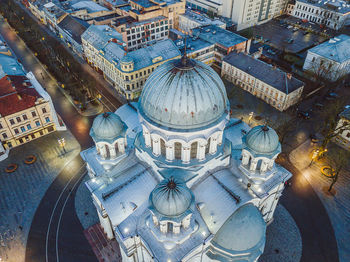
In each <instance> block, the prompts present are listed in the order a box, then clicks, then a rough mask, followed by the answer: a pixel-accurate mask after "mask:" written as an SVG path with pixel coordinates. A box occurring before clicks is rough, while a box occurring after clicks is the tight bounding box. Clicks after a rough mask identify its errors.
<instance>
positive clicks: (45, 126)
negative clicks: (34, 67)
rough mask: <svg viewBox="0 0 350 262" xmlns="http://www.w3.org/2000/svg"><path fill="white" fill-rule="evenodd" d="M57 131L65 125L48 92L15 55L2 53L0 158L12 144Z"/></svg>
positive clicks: (4, 155)
mask: <svg viewBox="0 0 350 262" xmlns="http://www.w3.org/2000/svg"><path fill="white" fill-rule="evenodd" d="M55 130H65V127H64V126H63V125H61V124H60V123H59V121H58V117H57V115H56V112H55V109H54V107H53V103H52V100H51V98H50V96H49V95H48V93H47V92H46V91H45V90H44V89H43V88H42V87H41V85H40V84H39V82H38V81H37V80H36V79H35V77H34V75H33V74H32V73H31V72H30V73H25V71H24V70H23V68H22V66H21V65H20V64H19V63H18V62H17V60H16V59H15V58H14V57H11V56H7V55H3V54H0V140H1V144H2V146H1V147H0V159H4V158H6V157H7V156H8V153H9V150H10V149H11V148H12V147H16V146H19V145H22V144H24V143H27V142H29V141H31V140H33V139H36V138H39V137H41V136H44V135H46V134H49V133H51V132H53V131H55Z"/></svg>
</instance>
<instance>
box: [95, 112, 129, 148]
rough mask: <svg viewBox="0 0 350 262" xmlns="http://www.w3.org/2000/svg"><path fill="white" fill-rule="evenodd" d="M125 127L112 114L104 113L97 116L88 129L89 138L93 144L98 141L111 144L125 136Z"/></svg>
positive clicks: (117, 117) (118, 118)
mask: <svg viewBox="0 0 350 262" xmlns="http://www.w3.org/2000/svg"><path fill="white" fill-rule="evenodd" d="M125 131H126V126H125V125H124V123H123V121H122V120H121V119H120V117H119V116H117V115H116V114H114V113H111V112H108V113H107V112H106V113H103V114H101V115H98V116H97V117H96V118H95V119H94V122H93V124H92V127H91V129H90V136H91V137H92V138H93V140H94V141H95V143H98V142H100V141H104V142H109V143H112V142H113V141H114V140H116V139H118V138H119V137H123V136H124V135H125Z"/></svg>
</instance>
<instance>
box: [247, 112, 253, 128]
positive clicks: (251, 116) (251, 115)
mask: <svg viewBox="0 0 350 262" xmlns="http://www.w3.org/2000/svg"><path fill="white" fill-rule="evenodd" d="M253 116H254V112H250V113H249V118H248V125H250V120H252V118H253Z"/></svg>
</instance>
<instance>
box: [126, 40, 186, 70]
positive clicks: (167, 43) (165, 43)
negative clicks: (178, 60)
mask: <svg viewBox="0 0 350 262" xmlns="http://www.w3.org/2000/svg"><path fill="white" fill-rule="evenodd" d="M127 56H129V57H131V58H132V60H133V62H134V71H137V70H140V69H142V68H145V67H148V66H151V65H153V64H155V63H157V62H158V59H157V62H154V59H155V58H161V61H166V60H168V59H172V58H175V57H177V56H181V53H180V51H179V49H178V48H177V46H176V45H175V44H174V42H173V41H172V40H169V39H165V40H162V41H158V42H157V43H155V44H154V45H151V46H146V47H144V48H140V49H137V50H135V51H132V52H129V53H128V54H127Z"/></svg>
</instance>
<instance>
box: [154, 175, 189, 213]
mask: <svg viewBox="0 0 350 262" xmlns="http://www.w3.org/2000/svg"><path fill="white" fill-rule="evenodd" d="M193 199H194V197H193V194H192V192H191V190H190V189H189V188H188V187H187V186H186V184H185V182H183V181H182V180H180V179H178V178H174V177H170V178H166V179H164V180H163V181H161V182H160V183H159V184H158V185H157V186H156V188H155V189H154V190H153V191H152V193H151V195H150V201H151V205H152V206H153V207H154V208H155V209H156V210H157V211H158V212H159V213H160V214H162V215H164V216H179V215H181V214H183V213H184V212H185V211H186V210H187V209H188V208H189V207H190V205H191V203H192V202H193Z"/></svg>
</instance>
